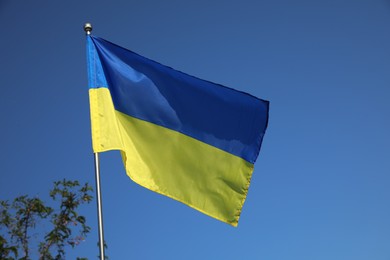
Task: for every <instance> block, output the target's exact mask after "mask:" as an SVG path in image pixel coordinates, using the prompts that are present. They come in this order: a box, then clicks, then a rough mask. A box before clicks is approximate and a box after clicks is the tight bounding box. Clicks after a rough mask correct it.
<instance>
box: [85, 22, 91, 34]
mask: <svg viewBox="0 0 390 260" xmlns="http://www.w3.org/2000/svg"><path fill="white" fill-rule="evenodd" d="M84 31H85V32H86V33H87V35H90V34H91V31H92V24H90V23H86V24H85V25H84Z"/></svg>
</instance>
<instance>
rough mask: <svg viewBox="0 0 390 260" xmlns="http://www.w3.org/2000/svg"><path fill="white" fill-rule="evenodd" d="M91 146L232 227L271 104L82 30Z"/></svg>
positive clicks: (144, 181) (145, 182)
mask: <svg viewBox="0 0 390 260" xmlns="http://www.w3.org/2000/svg"><path fill="white" fill-rule="evenodd" d="M87 55H88V75H89V98H90V109H91V128H92V146H93V151H94V152H95V153H97V152H104V151H109V150H120V151H121V155H122V159H123V163H124V166H125V169H126V173H127V175H128V176H129V177H130V178H131V179H132V180H133V181H134V182H136V183H138V184H139V185H141V186H143V187H145V188H148V189H150V190H152V191H155V192H157V193H160V194H163V195H165V196H168V197H170V198H172V199H175V200H177V201H180V202H182V203H184V204H186V205H188V206H190V207H192V208H194V209H196V210H199V211H200V212H203V213H205V214H207V215H209V216H211V217H214V218H216V219H218V220H221V221H223V222H226V223H229V224H231V225H233V226H237V224H238V219H239V217H240V214H241V209H242V206H243V203H244V201H245V199H246V196H247V192H248V188H249V184H250V180H251V176H252V172H253V167H254V163H255V161H256V159H257V157H258V153H259V150H260V146H261V143H262V140H263V136H264V134H265V130H266V128H267V123H268V108H269V102H268V101H265V100H262V99H258V98H256V97H254V96H251V95H249V94H247V93H244V92H240V91H237V90H234V89H231V88H228V87H225V86H222V85H219V84H215V83H212V82H209V81H205V80H201V79H199V78H196V77H193V76H190V75H187V74H185V73H182V72H180V71H177V70H174V69H172V68H170V67H167V66H164V65H162V64H160V63H157V62H155V61H152V60H150V59H147V58H145V57H142V56H140V55H138V54H136V53H134V52H132V51H129V50H127V49H124V48H122V47H120V46H118V45H115V44H113V43H111V42H109V41H106V40H104V39H101V38H98V37H94V36H87Z"/></svg>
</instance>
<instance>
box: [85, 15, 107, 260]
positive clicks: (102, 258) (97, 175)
mask: <svg viewBox="0 0 390 260" xmlns="http://www.w3.org/2000/svg"><path fill="white" fill-rule="evenodd" d="M84 31H85V32H86V34H87V36H89V35H90V34H91V31H92V25H91V24H90V23H86V24H85V25H84ZM94 161H95V180H96V197H97V211H98V229H99V252H100V260H105V254H104V234H103V210H102V195H101V190H100V164H99V153H94Z"/></svg>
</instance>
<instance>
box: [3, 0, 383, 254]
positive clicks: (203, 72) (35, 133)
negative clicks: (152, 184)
mask: <svg viewBox="0 0 390 260" xmlns="http://www.w3.org/2000/svg"><path fill="white" fill-rule="evenodd" d="M85 22H91V23H92V24H93V28H94V29H93V34H94V35H96V36H99V37H102V38H105V39H107V40H109V41H112V42H114V43H116V44H119V45H121V46H123V47H126V48H128V49H131V50H133V51H135V52H137V53H139V54H141V55H144V56H146V57H148V58H151V59H154V60H156V61H159V62H160V63H163V64H165V65H168V66H171V67H173V68H175V69H178V70H181V71H184V72H186V73H188V74H191V75H194V76H197V77H200V78H203V79H207V80H210V81H213V82H217V83H220V84H223V85H226V86H229V87H232V88H235V89H238V90H241V91H245V92H249V93H251V94H252V95H255V96H257V97H260V98H263V99H266V100H269V101H270V102H271V103H270V105H271V106H270V108H271V110H270V121H269V126H268V130H267V133H266V136H265V138H264V142H263V146H262V150H261V152H260V156H259V158H258V160H257V162H256V164H255V171H254V174H253V178H252V182H251V186H250V189H249V193H248V197H247V200H246V203H245V205H244V208H243V212H242V215H241V219H240V223H239V226H238V228H233V227H231V226H229V225H227V224H224V223H222V222H219V221H217V220H214V219H212V218H210V217H208V216H206V215H203V214H201V213H199V212H197V211H195V210H193V209H191V208H189V207H187V206H185V205H183V204H181V203H179V202H176V201H174V200H171V199H169V198H166V197H163V196H161V195H159V194H156V193H154V192H151V191H149V190H147V189H144V188H142V187H140V186H138V185H137V184H135V183H133V182H132V181H131V180H130V179H129V178H128V177H127V175H126V174H125V170H124V168H123V165H122V161H121V158H120V154H119V152H117V151H115V152H109V153H105V154H102V155H101V164H102V165H101V171H102V193H103V211H104V228H105V238H106V241H107V243H108V250H107V255H108V256H109V257H110V259H114V260H116V259H146V260H148V259H196V260H198V259H228V260H229V259H250V260H251V259H267V260H279V259H283V260H285V259H288V260H289V259H299V260H329V259H332V260H339V259H340V260H346V259H353V260H367V259H375V260H389V259H390V202H389V200H390V188H389V187H390V137H389V133H390V119H389V115H390V102H389V99H390V73H389V72H390V30H389V25H390V1H388V0H326V1H324V0H322V1H319V0H300V1H299V0H298V1H288V0H266V1H265V0H259V1H244V0H241V1H199V0H198V1H157V0H155V1H151V0H145V1H100V2H98V1H85V0H83V1H40V0H35V1H11V0H9V1H7V0H0V87H1V94H0V111H1V115H2V120H1V127H0V134H1V145H0V158H1V159H0V160H1V163H0V199H12V198H13V197H15V196H17V195H21V194H26V193H27V194H30V195H40V196H45V195H44V194H46V192H47V190H48V189H49V187H51V183H52V182H53V181H55V180H59V179H62V178H68V179H78V180H80V181H82V182H85V181H88V182H89V183H91V184H94V168H93V155H92V148H91V137H90V121H89V103H88V87H87V86H88V84H87V68H86V52H85V33H84V31H83V25H84V23H85ZM199 105H202V104H199ZM94 203H95V201H94ZM94 203H93V204H90V205H88V206H87V207H86V208H85V209H84V211H83V213H84V214H85V215H86V216H87V219H88V222H89V224H90V225H91V226H92V233H91V234H90V236H89V237H88V238H87V240H86V241H85V242H84V243H83V244H82V245H81V246H80V247H79V248H77V249H76V250H74V251H69V253H68V256H69V259H74V258H75V256H87V257H89V258H90V259H95V257H96V255H98V248H97V246H96V244H97V217H96V205H95V204H94Z"/></svg>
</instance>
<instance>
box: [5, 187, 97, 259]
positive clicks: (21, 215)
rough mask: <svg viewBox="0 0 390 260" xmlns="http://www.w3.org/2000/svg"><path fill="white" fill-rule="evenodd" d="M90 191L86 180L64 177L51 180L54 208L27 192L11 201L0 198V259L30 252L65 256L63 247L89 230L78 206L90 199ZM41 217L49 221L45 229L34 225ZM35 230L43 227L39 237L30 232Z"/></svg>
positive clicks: (42, 256) (47, 256)
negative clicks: (48, 225) (47, 227)
mask: <svg viewBox="0 0 390 260" xmlns="http://www.w3.org/2000/svg"><path fill="white" fill-rule="evenodd" d="M91 193H92V188H91V187H90V186H89V185H88V184H87V183H86V184H84V185H83V186H81V185H80V184H79V182H78V181H68V180H65V179H64V180H62V181H56V182H54V187H53V189H52V190H51V191H50V197H51V199H52V200H53V202H54V203H55V204H56V207H54V208H52V207H50V206H47V205H45V203H44V202H43V201H42V200H40V199H39V198H36V197H29V196H27V195H23V196H20V197H17V198H15V199H14V200H13V201H12V203H10V202H8V201H1V200H0V259H4V260H11V259H19V260H28V259H31V258H32V254H33V253H35V254H38V255H39V259H45V260H51V259H65V247H66V246H70V247H72V248H73V247H75V246H77V245H79V244H80V242H81V241H83V240H84V239H85V237H86V236H87V234H88V233H89V231H90V227H89V226H88V225H87V224H86V219H85V217H84V216H81V215H79V214H78V212H77V210H78V209H79V206H80V205H82V204H85V203H90V202H91V200H92V196H91ZM43 220H45V222H49V223H50V228H49V229H48V230H44V229H42V228H40V229H39V228H37V224H41V222H42V221H43ZM37 230H39V231H42V230H44V232H43V235H42V234H41V236H39V238H38V234H36V233H33V232H34V231H37ZM41 233H42V232H41ZM75 234H76V235H75ZM32 238H34V239H32ZM39 239H40V240H39ZM36 241H40V242H38V243H37V242H36ZM33 247H34V248H36V249H35V250H33V249H32V248H33ZM78 259H86V258H78Z"/></svg>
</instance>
